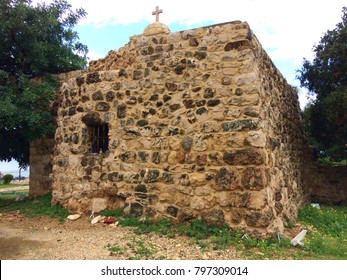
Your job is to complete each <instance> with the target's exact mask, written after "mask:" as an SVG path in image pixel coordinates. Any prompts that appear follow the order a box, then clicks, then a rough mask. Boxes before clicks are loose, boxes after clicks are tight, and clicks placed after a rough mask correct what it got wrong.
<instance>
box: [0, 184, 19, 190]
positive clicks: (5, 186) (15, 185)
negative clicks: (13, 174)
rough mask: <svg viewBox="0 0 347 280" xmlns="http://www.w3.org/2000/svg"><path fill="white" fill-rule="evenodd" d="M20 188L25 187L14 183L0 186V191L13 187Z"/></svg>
mask: <svg viewBox="0 0 347 280" xmlns="http://www.w3.org/2000/svg"><path fill="white" fill-rule="evenodd" d="M20 186H25V185H23V184H14V183H10V184H0V189H7V188H13V187H20Z"/></svg>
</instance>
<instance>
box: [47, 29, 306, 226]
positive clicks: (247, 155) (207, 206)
mask: <svg viewBox="0 0 347 280" xmlns="http://www.w3.org/2000/svg"><path fill="white" fill-rule="evenodd" d="M58 95H59V96H60V99H59V100H60V104H59V110H58V117H57V131H56V135H55V156H54V159H53V202H54V203H59V204H62V205H64V206H66V207H68V208H70V209H71V210H72V211H76V212H88V211H92V210H94V211H100V210H102V209H105V208H119V207H120V208H124V209H125V211H127V212H128V213H130V214H132V215H135V216H140V215H148V216H151V217H153V218H161V217H168V218H171V219H173V220H179V221H187V220H190V219H193V218H202V219H204V220H206V221H208V222H210V223H213V224H217V225H222V224H223V223H227V224H229V225H230V226H232V227H234V228H240V229H244V230H250V231H253V232H258V233H265V232H278V231H282V230H283V222H286V221H287V220H288V219H292V218H293V217H295V215H296V213H297V208H298V207H299V206H300V205H301V204H302V203H303V202H304V201H305V200H306V194H305V193H304V191H303V189H304V183H303V181H302V180H301V171H300V170H301V163H302V161H301V160H300V155H301V150H300V147H301V146H300V143H301V142H300V139H301V137H302V132H301V130H300V127H301V126H300V119H299V114H298V110H299V106H298V100H297V95H296V93H295V91H294V90H293V89H292V88H291V87H290V86H289V85H288V84H287V83H286V81H285V80H284V79H283V77H282V76H281V74H280V73H279V72H278V70H277V69H276V68H275V66H274V65H273V64H272V62H271V60H270V59H269V57H268V56H267V54H266V53H265V52H264V50H263V49H262V47H261V45H260V44H259V42H258V40H257V38H256V37H255V36H254V35H253V34H252V31H251V30H250V28H249V26H248V25H247V23H243V22H231V23H225V24H221V25H215V26H210V27H205V28H199V29H194V30H187V31H183V32H175V33H169V34H164V33H163V34H156V35H151V36H146V35H143V34H142V35H138V36H133V37H132V38H131V39H130V42H129V43H128V44H127V45H125V46H124V47H123V48H121V49H119V50H117V51H111V52H110V53H109V54H108V56H107V57H106V58H105V59H103V60H100V61H96V62H92V63H91V64H90V67H89V69H88V71H85V72H80V73H79V74H78V75H77V76H76V74H74V75H72V76H67V77H66V79H65V81H64V82H63V84H62V86H61V89H60V92H59V93H58ZM95 125H107V127H108V137H109V142H108V150H107V151H102V150H100V152H98V153H93V152H92V150H91V149H92V144H91V130H92V129H93V127H94V126H95Z"/></svg>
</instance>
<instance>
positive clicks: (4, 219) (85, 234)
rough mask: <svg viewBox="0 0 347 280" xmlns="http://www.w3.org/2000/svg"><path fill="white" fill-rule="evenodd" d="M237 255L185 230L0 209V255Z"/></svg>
mask: <svg viewBox="0 0 347 280" xmlns="http://www.w3.org/2000/svg"><path fill="white" fill-rule="evenodd" d="M238 258H239V256H238V254H237V252H236V250H235V249H234V248H229V249H227V250H224V251H218V250H217V251H215V250H211V249H209V248H208V247H207V248H201V247H200V246H198V245H197V244H196V242H194V241H193V240H192V239H189V238H187V237H184V236H176V237H175V238H168V237H165V236H158V235H156V234H152V233H151V234H146V235H138V234H135V233H134V232H133V231H132V229H131V228H127V227H119V226H118V227H112V226H110V225H106V224H103V223H98V224H95V225H91V224H90V221H89V219H88V217H81V218H80V219H78V220H76V221H69V220H66V222H65V223H63V224H59V223H58V221H57V219H52V218H48V217H38V218H28V217H26V216H24V215H22V214H19V213H17V212H12V213H1V214H0V259H1V260H4V259H7V260H76V259H77V260H85V259H87V260H112V259H113V260H115V259H117V260H120V259H123V260H127V259H208V260H213V259H238Z"/></svg>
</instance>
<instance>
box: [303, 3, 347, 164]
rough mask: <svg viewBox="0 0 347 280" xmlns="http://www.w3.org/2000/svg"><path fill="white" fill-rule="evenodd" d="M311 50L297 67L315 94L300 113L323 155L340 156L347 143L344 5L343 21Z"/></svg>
mask: <svg viewBox="0 0 347 280" xmlns="http://www.w3.org/2000/svg"><path fill="white" fill-rule="evenodd" d="M313 51H314V53H315V58H314V59H313V61H312V62H310V61H308V60H307V59H304V62H303V66H302V68H301V69H300V70H299V71H298V72H299V75H298V78H299V80H300V83H301V86H303V87H306V88H307V89H308V90H309V92H310V94H311V95H312V96H313V97H314V98H313V99H314V101H312V102H311V103H310V104H309V105H308V106H307V107H306V108H305V110H304V113H303V116H304V122H305V128H306V131H307V134H308V136H309V139H310V141H311V144H313V145H315V146H316V147H317V148H318V149H319V150H320V151H321V152H322V153H323V155H324V156H329V157H331V158H332V159H334V160H341V159H344V158H345V156H346V145H347V7H344V8H343V9H342V21H341V22H339V23H338V24H337V25H336V28H335V29H334V30H328V31H327V32H326V33H325V34H324V35H323V37H322V38H321V40H320V42H319V44H318V45H316V46H315V47H314V48H313Z"/></svg>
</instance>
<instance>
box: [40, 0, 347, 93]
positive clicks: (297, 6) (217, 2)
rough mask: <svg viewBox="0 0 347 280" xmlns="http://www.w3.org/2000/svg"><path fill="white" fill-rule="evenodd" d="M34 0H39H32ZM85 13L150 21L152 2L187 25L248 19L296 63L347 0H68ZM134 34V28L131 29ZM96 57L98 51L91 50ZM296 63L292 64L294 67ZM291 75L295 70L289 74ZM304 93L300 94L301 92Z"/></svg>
mask: <svg viewBox="0 0 347 280" xmlns="http://www.w3.org/2000/svg"><path fill="white" fill-rule="evenodd" d="M34 2H40V1H39V0H36V1H34ZM46 2H51V0H46ZM68 2H69V3H71V4H72V6H73V8H80V7H83V8H84V9H85V10H86V11H87V13H88V15H87V17H86V18H85V19H83V20H82V21H81V22H80V24H92V25H94V26H96V27H101V26H105V25H113V24H123V25H127V24H131V23H137V22H141V21H148V22H152V21H154V17H153V16H152V11H153V10H154V9H155V6H159V7H160V8H161V9H163V10H164V13H163V14H161V15H160V21H161V22H163V23H166V24H168V25H169V24H170V23H173V22H179V23H181V24H185V25H187V29H189V27H190V25H192V24H199V23H202V22H206V21H212V22H215V23H222V22H227V21H233V20H242V21H247V22H248V23H249V24H250V26H251V28H252V30H253V31H254V33H255V35H256V36H257V37H258V39H259V41H260V42H261V44H262V46H263V47H264V48H265V49H266V50H267V52H268V54H269V55H270V57H271V58H272V59H273V60H274V61H276V60H277V61H290V62H291V63H290V64H291V65H297V67H296V69H298V68H300V64H301V63H302V59H303V58H304V57H305V58H307V59H312V55H313V53H312V48H313V46H314V44H317V43H318V42H319V40H320V38H321V36H322V35H323V34H324V33H325V32H326V31H327V30H328V29H333V28H334V27H335V25H336V24H337V23H338V22H340V21H341V15H342V13H341V11H342V7H343V6H347V4H346V0H330V1H305V0H290V1H289V0H287V1H280V0H242V1H240V0H212V1H195V0H194V1H192V0H190V1H189V0H173V1H172V0H145V1H144V0H125V1H124V0H122V1H117V0H98V1H95V0H83V1H82V0H68ZM130 35H133V34H130ZM90 56H93V57H95V58H97V57H98V56H97V55H95V56H94V55H90ZM294 72H295V69H293V73H294ZM293 75H294V74H293ZM301 99H303V97H301Z"/></svg>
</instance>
